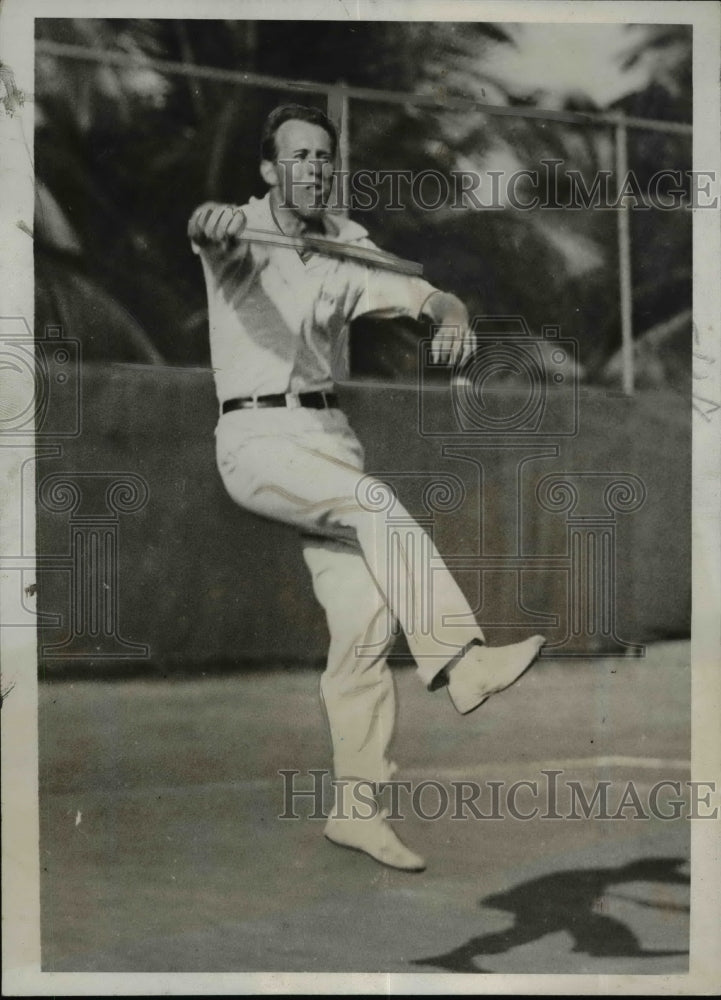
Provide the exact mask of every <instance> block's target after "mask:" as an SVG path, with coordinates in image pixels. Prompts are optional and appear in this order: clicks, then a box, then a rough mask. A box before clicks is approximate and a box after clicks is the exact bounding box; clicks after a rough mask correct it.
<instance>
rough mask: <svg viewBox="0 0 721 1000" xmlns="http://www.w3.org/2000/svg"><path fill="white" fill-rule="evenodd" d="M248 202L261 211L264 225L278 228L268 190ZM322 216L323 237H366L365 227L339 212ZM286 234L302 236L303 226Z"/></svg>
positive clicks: (350, 239) (341, 239) (353, 239)
mask: <svg viewBox="0 0 721 1000" xmlns="http://www.w3.org/2000/svg"><path fill="white" fill-rule="evenodd" d="M250 202H251V204H253V205H255V206H256V207H257V208H258V209H259V210H260V211H261V212H262V214H263V216H264V218H263V225H264V226H266V227H267V228H269V229H271V230H273V229H280V226H279V224H278V222H277V220H276V218H275V215H274V214H273V210H272V208H271V204H270V192H268V193H267V194H265V195H264V196H263V198H254V197H252V198H251V199H250ZM322 218H323V228H324V229H325V234H324V236H325V239H329V240H338V241H339V242H341V243H354V242H356V241H357V240H362V239H366V238H367V237H368V230H367V229H365V228H364V227H363V226H361V225H360V224H359V223H357V222H354V221H353V220H352V219H349V218H348V217H347V216H345V215H343V214H342V213H340V212H333V211H328V212H326V213H325V214H324V215H323V217H322ZM286 235H288V236H302V235H303V228H302V226H300V225H299V226H298V230H297V232H287V233H286Z"/></svg>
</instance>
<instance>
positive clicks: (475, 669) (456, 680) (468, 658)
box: [448, 635, 546, 715]
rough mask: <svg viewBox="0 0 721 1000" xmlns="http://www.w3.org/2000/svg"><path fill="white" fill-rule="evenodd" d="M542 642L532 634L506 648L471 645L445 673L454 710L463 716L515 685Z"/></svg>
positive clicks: (536, 654)
mask: <svg viewBox="0 0 721 1000" xmlns="http://www.w3.org/2000/svg"><path fill="white" fill-rule="evenodd" d="M545 642H546V638H545V636H542V635H534V636H531V638H530V639H524V641H523V642H515V643H513V644H512V645H510V646H495V647H492V646H485V645H480V644H479V645H475V646H471V648H470V649H469V650H468V651H467V652H466V653H465V654H464V655H463V656H462V657H461V659H460V660H459V661H458V663H456V664H454V665H453V666H452V667H451V668H450V670H449V671H448V693H449V695H450V696H451V701H452V702H453V704H454V705H455V707H456V709H457V710H458V711H459V712H460V713H461V715H467V714H468V713H469V712H472V711H473V710H474V709H476V708H479V707H480V706H481V705H482V704H483V702H484V701H487V700H488V699H489V698H490V697H491V695H492V694H498V693H499V691H505V689H506V688H508V687H510V686H511V684H515V683H516V681H517V680H518V679H519V677H521V675H522V674H524V673H525V672H526V670H528V668H529V667H530V666H531V664H532V663H533V661H534V660H535V659H536V657H537V656H538V653H539V651H540V649H541V646H543V645H544V643H545Z"/></svg>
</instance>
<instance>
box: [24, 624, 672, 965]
mask: <svg viewBox="0 0 721 1000" xmlns="http://www.w3.org/2000/svg"><path fill="white" fill-rule="evenodd" d="M318 680H319V675H318V672H317V671H313V670H304V671H295V672H288V671H282V670H275V671H274V670H270V669H269V670H267V671H256V672H254V673H240V672H239V673H237V674H234V675H226V676H207V677H205V676H202V675H198V676H197V677H195V678H192V679H191V678H174V679H172V680H170V679H168V680H163V679H159V678H148V679H127V680H123V681H119V680H117V681H113V682H108V681H102V680H82V681H80V680H75V681H73V682H71V681H63V682H58V683H49V684H41V686H40V708H39V749H40V880H41V936H42V955H41V961H42V967H43V969H45V970H46V971H57V972H130V973H133V972H160V973H170V972H246V971H247V972H261V971H265V972H272V971H277V972H284V971H287V972H313V971H318V972H338V973H343V972H373V973H378V972H384V973H391V972H405V973H410V972H416V973H417V972H421V971H424V972H427V973H433V972H436V973H438V974H440V973H441V972H447V971H449V970H450V971H453V972H466V973H472V972H478V971H482V970H486V971H492V972H498V973H502V972H511V973H530V974H540V973H548V972H552V973H561V972H564V973H569V974H572V973H598V974H619V973H629V974H634V973H638V974H644V973H652V974H668V973H672V972H677V971H684V970H685V969H686V968H687V966H688V962H687V959H686V957H685V956H686V954H687V951H686V949H687V948H688V934H689V913H688V906H687V903H688V879H687V878H686V875H685V874H684V873H683V871H682V870H681V868H680V865H681V861H682V859H688V857H689V826H690V824H689V823H688V821H687V820H686V819H684V818H681V819H678V820H673V819H668V820H666V819H658V818H650V819H647V820H637V819H635V818H634V816H633V809H631V810H629V811H628V812H629V813H630V815H627V816H626V817H625V818H624V819H620V820H618V821H613V822H610V821H604V822H600V821H598V820H596V819H594V818H590V819H589V818H585V817H583V818H579V819H577V820H569V819H566V818H565V815H564V817H563V821H560V822H545V821H544V820H543V819H541V818H535V819H531V820H529V821H525V820H523V819H515V818H513V817H512V816H511V815H510V814H509V813H508V811H507V809H506V808H505V806H504V808H503V810H502V813H503V816H502V818H501V819H497V820H494V819H493V818H481V819H475V818H473V817H472V816H470V815H468V816H466V817H464V818H463V819H462V820H454V819H453V818H452V816H451V815H450V812H451V810H449V811H448V813H447V814H444V815H443V816H442V817H441V818H439V819H438V820H437V821H428V820H425V819H423V818H420V817H419V816H418V815H416V814H414V813H413V812H412V811H410V810H409V809H408V808H407V801H406V800H405V799H404V800H403V802H402V812H403V815H404V819H403V820H402V821H399V833H400V834H401V836H402V837H403V839H404V840H406V841H407V842H408V844H409V845H410V846H412V847H413V848H415V849H416V850H418V851H419V852H421V853H422V854H424V855H425V856H426V858H427V859H428V868H427V870H426V871H425V872H423V873H421V874H417V875H412V876H409V875H408V874H407V873H404V872H396V871H392V870H390V869H387V868H382V867H381V866H380V865H378V864H376V863H374V862H373V861H372V860H371V859H370V858H367V857H366V856H364V855H360V854H357V853H353V852H349V851H344V850H342V849H340V848H337V847H335V846H333V845H331V844H328V843H327V841H326V840H325V839H324V837H323V821H322V820H320V819H318V820H312V819H310V818H309V816H308V814H309V813H310V812H311V806H312V803H310V802H309V801H308V800H304V801H303V802H302V803H300V804H299V810H298V811H299V812H300V813H301V814H302V815H303V818H300V819H298V820H292V821H288V820H283V821H281V820H280V819H279V816H280V814H281V813H282V812H283V810H284V785H283V781H282V779H281V776H280V772H281V769H286V768H296V769H297V770H298V771H299V772H300V778H301V779H304V780H303V781H302V782H299V784H301V783H302V784H303V785H304V786H305V787H307V786H308V771H309V769H310V768H324V767H327V766H328V765H329V762H330V747H329V742H328V738H327V734H326V731H325V726H324V721H323V716H322V712H321V705H320V702H319V695H318ZM396 683H397V688H398V703H399V725H398V737H397V740H396V746H395V753H394V757H395V759H396V760H397V761H398V762H399V763H400V765H401V771H400V774H399V776H400V777H402V778H408V779H410V780H411V781H412V782H416V783H418V782H421V781H423V780H425V779H435V781H436V782H442V783H444V785H445V787H446V788H450V782H452V781H454V780H456V779H468V778H470V779H474V780H476V781H479V782H484V783H486V784H485V785H484V788H485V790H484V793H483V794H484V796H486V798H485V800H482V808H483V812H484V814H485V813H487V812H488V811H489V810H490V806H489V798H488V795H489V792H488V788H487V783H488V782H489V781H491V780H493V781H496V782H501V783H505V787H506V788H508V787H509V786H510V785H511V783H513V782H515V781H517V780H519V779H521V780H522V781H525V782H528V781H533V782H538V786H539V792H540V791H542V790H543V788H544V787H545V782H544V774H543V771H542V769H544V768H545V769H548V768H555V769H557V770H558V771H559V772H562V773H561V774H560V781H564V780H566V779H568V780H571V779H572V780H574V781H577V782H579V783H580V785H581V786H582V787H583V788H584V789H585V791H586V795H587V796H588V795H589V794H590V790H591V788H592V787H593V784H594V782H596V781H599V780H606V781H608V782H610V788H609V799H610V801H611V802H612V810H613V808H615V804H616V803H617V802H618V801H619V800H620V798H621V796H622V795H623V790H624V788H625V787H626V783H627V782H628V781H630V780H632V781H633V782H634V785H635V787H636V789H637V792H638V794H639V796H641V798H642V799H643V801H644V802H645V801H646V800H647V798H648V794H649V789H650V788H651V787H652V786H653V785H654V783H656V782H659V781H662V780H666V781H673V782H674V783H675V782H680V783H682V782H683V781H684V780H685V779H686V777H687V775H688V756H689V722H690V711H689V691H690V670H689V662H688V645H687V644H686V643H668V644H664V645H663V646H660V645H659V646H656V647H649V650H648V655H647V657H646V659H645V660H621V661H619V660H613V659H604V660H595V661H587V662H579V663H574V664H572V665H571V664H567V663H563V664H561V663H554V662H549V663H544V664H539V665H538V667H536V668H535V669H534V670H533V671H531V672H529V674H528V676H527V677H524V678H523V679H522V680H521V682H519V684H518V685H516V686H515V687H514V688H512V689H511V690H510V691H508V692H507V693H504V695H503V696H502V697H499V698H498V699H497V701H496V702H495V703H493V702H492V703H491V704H490V705H489V707H488V710H487V711H486V710H485V709H484V710H483V711H480V712H478V713H474V714H473V715H472V716H468V717H461V716H458V714H457V713H455V712H454V711H453V709H452V706H451V704H450V700H449V699H448V697H447V694H446V693H445V692H443V691H440V692H436V693H434V694H430V695H429V694H428V692H426V691H425V690H424V688H423V686H422V684H419V682H418V679H417V677H416V676H415V675H414V672H413V671H411V670H399V671H397V672H396ZM639 706H643V710H641V709H640V707H639ZM560 788H561V784H560V783H559V790H560ZM674 795H675V793H674ZM566 797H567V796H566ZM534 802H535V804H536V805H538V806H539V807H540V809H541V810H542V809H543V806H544V802H543V800H542V798H541V797H540V796H539V798H538V799H537V800H531V799H530V798H526V797H525V792H524V791H522V792H521V795H520V797H519V801H518V805H519V808H521V809H522V810H523V811H525V810H530V807H531V805H532V804H533V803H534ZM403 803H405V805H404V804H403ZM564 803H565V798H563V796H560V791H559V806H560V807H561V809H562V810H563V809H564ZM329 804H330V802H326V803H325V810H326V811H327V808H328V806H329ZM427 808H428V809H429V810H432V803H431V802H430V799H429V800H428V803H427ZM479 904H480V905H479ZM424 956H428V957H424Z"/></svg>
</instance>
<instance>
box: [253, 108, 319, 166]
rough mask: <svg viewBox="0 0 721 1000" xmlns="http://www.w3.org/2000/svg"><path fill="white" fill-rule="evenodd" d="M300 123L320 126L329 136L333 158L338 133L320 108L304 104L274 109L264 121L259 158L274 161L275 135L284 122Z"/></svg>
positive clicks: (275, 153) (276, 153) (275, 152)
mask: <svg viewBox="0 0 721 1000" xmlns="http://www.w3.org/2000/svg"><path fill="white" fill-rule="evenodd" d="M289 121H301V122H310V124H311V125H320V127H321V128H323V129H325V131H326V132H327V133H328V135H329V136H330V144H331V153H332V155H333V156H335V153H336V149H337V148H338V131H337V129H336V127H335V125H334V124H333V122H332V121H331V120H330V118H329V117H328V115H326V114H325V113H324V112H323V111H321V110H320V108H312V107H307V106H306V105H305V104H281V105H280V106H279V107H277V108H274V109H273V110H272V111H271V113H270V114H269V115H268V117H267V118H266V120H265V124H264V125H263V131H262V132H261V135H260V156H261V159H263V160H270V161H271V162H272V161H274V160H275V158H276V156H277V155H278V150H277V148H276V145H275V133H276V132H277V131H278V129H279V128H280V126H281V125H282V124H283V123H284V122H289Z"/></svg>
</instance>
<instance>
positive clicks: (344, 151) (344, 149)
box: [328, 80, 350, 214]
mask: <svg viewBox="0 0 721 1000" xmlns="http://www.w3.org/2000/svg"><path fill="white" fill-rule="evenodd" d="M348 105H349V102H348V88H347V87H346V85H345V82H344V81H343V80H339V81H338V83H337V84H336V86H335V87H334V88H333V89H332V90H330V91H329V92H328V117H329V118H330V119H331V121H332V122H333V124H334V125H335V127H336V128H337V129H338V161H339V163H338V167H339V170H340V177H341V189H340V191H339V195H340V199H339V200H340V204H341V205H342V206H343V211H344V213H346V214H347V211H348V192H349V186H348V180H349V176H350V134H349V107H348Z"/></svg>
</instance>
